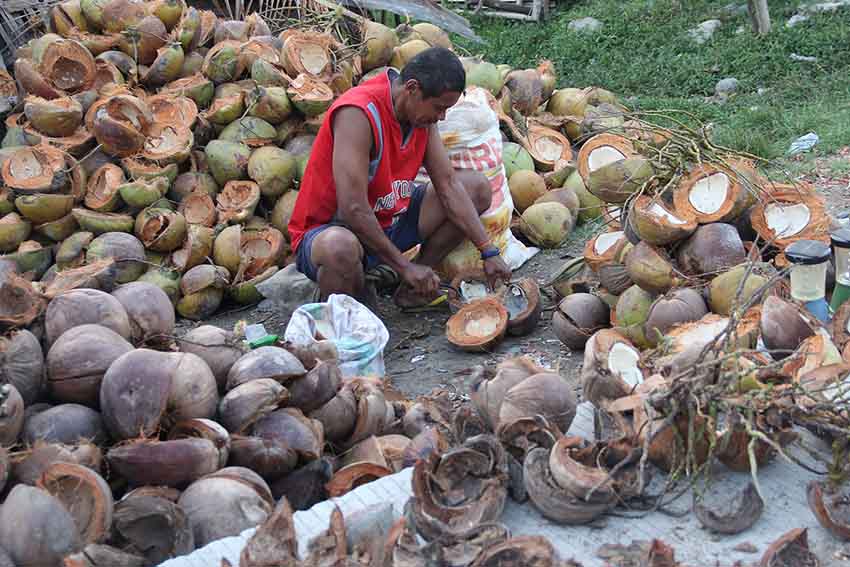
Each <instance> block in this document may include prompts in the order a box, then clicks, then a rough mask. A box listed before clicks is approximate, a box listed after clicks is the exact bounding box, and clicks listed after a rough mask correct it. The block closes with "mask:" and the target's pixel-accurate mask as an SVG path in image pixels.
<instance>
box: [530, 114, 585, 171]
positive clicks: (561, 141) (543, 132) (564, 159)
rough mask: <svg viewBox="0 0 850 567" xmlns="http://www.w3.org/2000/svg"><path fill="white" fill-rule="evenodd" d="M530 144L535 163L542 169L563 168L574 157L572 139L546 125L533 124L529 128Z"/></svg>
mask: <svg viewBox="0 0 850 567" xmlns="http://www.w3.org/2000/svg"><path fill="white" fill-rule="evenodd" d="M527 140H528V145H527V146H526V149H527V150H528V152H529V153H530V154H531V158H532V159H533V160H534V163H535V165H536V166H537V167H538V169H539V170H541V171H554V170H555V169H562V168H563V167H564V166H565V164H566V163H568V162H571V161H572V159H573V150H572V147H571V146H570V141H569V140H568V139H567V138H565V137H564V136H563V135H561V134H560V133H559V132H558V131H556V130H552V129H551V128H546V127H545V126H537V125H531V126H529V128H528V137H527Z"/></svg>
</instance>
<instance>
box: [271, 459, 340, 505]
mask: <svg viewBox="0 0 850 567" xmlns="http://www.w3.org/2000/svg"><path fill="white" fill-rule="evenodd" d="M333 472H334V471H333V465H332V464H331V462H330V460H329V459H328V458H322V459H318V460H316V461H312V462H310V463H308V464H306V465H304V466H303V467H301V468H299V469H296V470H295V471H294V472H292V473H290V474H288V475H287V476H285V477H283V478H282V479H280V480H278V481H276V482H275V483H274V484H272V486H271V489H272V494H273V495H274V497H275V498H285V499H286V500H287V501H288V502H289V503H290V504H291V505H292V507H293V508H294V509H296V510H309V509H310V508H312V507H313V506H314V505H316V504H318V503H319V502H324V501H325V500H327V498H328V492H327V489H326V488H325V485H326V484H327V483H328V481H329V480H330V479H331V477H332V476H333Z"/></svg>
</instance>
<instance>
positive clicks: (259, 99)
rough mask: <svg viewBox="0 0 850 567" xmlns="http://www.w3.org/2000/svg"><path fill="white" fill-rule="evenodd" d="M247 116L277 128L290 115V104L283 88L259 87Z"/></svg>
mask: <svg viewBox="0 0 850 567" xmlns="http://www.w3.org/2000/svg"><path fill="white" fill-rule="evenodd" d="M248 114H249V115H251V116H256V117H257V118H262V119H263V120H265V121H266V122H268V123H269V124H273V125H275V126H277V125H278V124H280V123H281V122H283V121H284V120H286V119H287V118H288V117H289V115H290V114H292V104H291V103H290V102H289V96H287V94H286V89H285V88H283V87H259V88H258V92H257V95H256V97H255V101H254V103H253V105H251V108H250V110H249V111H248Z"/></svg>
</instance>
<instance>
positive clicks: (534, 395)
mask: <svg viewBox="0 0 850 567" xmlns="http://www.w3.org/2000/svg"><path fill="white" fill-rule="evenodd" d="M577 403H578V402H577V400H576V397H575V394H574V393H573V388H572V387H571V386H570V385H569V383H568V382H567V381H566V380H565V379H564V378H562V377H561V375H560V374H555V373H552V372H544V373H540V374H535V375H533V376H529V377H528V378H526V379H525V380H523V381H522V382H520V383H519V384H517V385H516V386H514V387H512V388H511V389H510V390H508V391H507V393H506V394H505V397H504V399H503V400H502V405H501V407H500V409H499V423H511V422H513V421H516V420H518V419H521V418H525V417H535V416H542V417H543V418H544V419H546V420H547V421H549V423H551V424H553V425H555V426H556V427H558V429H560V430H561V431H562V432H566V431H567V430H568V429H569V428H570V424H572V422H573V419H574V418H575V415H576V405H577Z"/></svg>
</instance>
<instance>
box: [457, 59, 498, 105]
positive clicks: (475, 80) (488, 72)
mask: <svg viewBox="0 0 850 567" xmlns="http://www.w3.org/2000/svg"><path fill="white" fill-rule="evenodd" d="M461 62H462V63H463V68H464V70H465V71H466V86H467V87H471V86H476V87H481V88H482V89H486V90H488V91H490V94H492V95H493V96H499V91H501V90H502V86H504V84H505V79H504V78H503V77H502V75H501V73H499V70H498V69H497V68H496V66H495V65H494V64H492V63H490V62H488V61H483V60H482V59H480V58H471V57H466V58H463V59H461Z"/></svg>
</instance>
